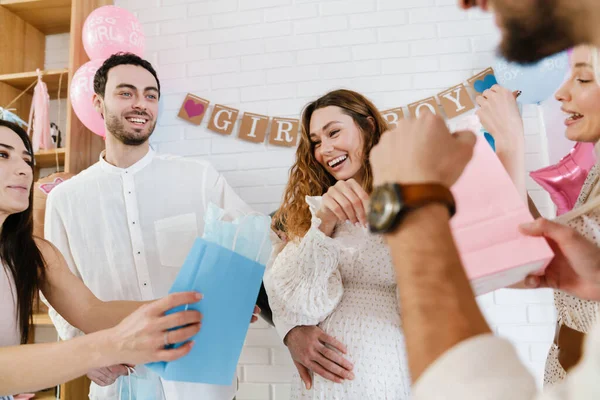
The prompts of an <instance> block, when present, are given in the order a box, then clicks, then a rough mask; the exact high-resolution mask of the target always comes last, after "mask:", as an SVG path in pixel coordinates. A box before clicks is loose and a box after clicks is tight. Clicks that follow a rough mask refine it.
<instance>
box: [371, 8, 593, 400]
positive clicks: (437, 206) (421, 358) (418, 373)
mask: <svg viewBox="0 0 600 400" xmlns="http://www.w3.org/2000/svg"><path fill="white" fill-rule="evenodd" d="M459 5H461V6H462V7H463V8H469V7H473V6H479V7H481V8H482V9H484V10H486V9H487V8H488V7H492V6H493V8H494V10H495V11H496V13H497V15H496V23H497V24H498V25H499V27H500V28H501V30H502V33H503V41H502V44H501V50H502V52H503V53H504V55H505V56H506V57H507V58H508V59H511V60H514V61H521V62H532V61H536V60H539V59H541V58H543V57H545V56H548V55H551V54H553V53H556V52H558V51H561V50H565V49H566V48H568V47H572V46H574V45H577V44H593V45H594V46H596V47H600V32H599V31H598V27H599V26H600V5H599V4H598V2H597V0H470V1H469V0H461V1H459ZM474 144H475V136H474V135H473V133H471V132H457V133H455V134H454V135H451V134H450V132H449V131H448V128H447V127H446V124H445V122H444V121H443V120H442V119H441V118H439V117H437V116H434V115H432V114H431V113H427V114H424V115H423V116H422V117H421V118H420V119H417V120H405V121H401V122H400V123H399V125H398V127H397V129H396V130H395V131H394V132H390V133H387V134H385V135H383V136H382V138H381V141H380V142H379V143H378V145H377V146H375V147H374V148H373V150H372V152H371V157H370V160H371V164H372V168H373V176H374V180H375V185H376V188H375V189H374V195H373V197H372V198H371V204H372V205H373V204H375V206H373V209H374V210H376V211H375V212H372V213H371V221H372V222H374V223H376V222H377V221H378V220H377V219H375V217H378V218H379V217H381V215H379V214H378V211H377V210H394V208H390V207H389V206H390V205H392V202H393V200H392V199H393V197H387V198H385V197H382V196H379V197H377V196H378V194H384V193H385V191H382V189H385V188H389V187H391V186H388V185H386V184H390V183H391V184H398V185H399V186H394V190H396V191H400V192H402V191H403V190H406V188H407V187H410V193H412V194H413V197H415V196H414V194H415V193H416V191H415V190H420V191H421V195H422V196H424V197H427V196H429V198H428V199H425V201H423V199H421V202H420V203H419V205H418V206H417V207H414V208H411V209H405V211H404V213H403V214H401V216H402V218H397V219H394V222H393V223H392V225H390V226H388V227H386V228H385V229H383V228H382V230H381V231H382V232H385V238H386V241H387V243H388V245H389V246H390V250H391V253H392V258H393V260H394V265H395V269H396V279H397V282H398V288H399V292H400V302H401V304H402V315H401V317H402V322H403V327H404V333H405V335H406V344H407V352H408V359H409V367H410V371H411V376H412V378H413V380H414V382H415V386H414V390H413V396H414V398H415V399H418V400H420V399H423V400H437V399H460V400H482V399H486V400H492V399H498V400H501V399H502V400H504V399H511V400H533V399H538V400H542V399H543V400H584V399H586V400H587V399H590V400H591V399H599V398H600V379H598V378H599V377H600V325H597V326H596V327H595V328H594V329H593V330H592V331H591V332H590V333H589V334H588V338H587V343H586V347H585V354H584V356H583V359H582V361H581V362H580V364H579V365H578V366H576V367H575V368H574V369H573V370H572V372H571V373H570V374H569V375H568V377H567V379H566V380H565V381H564V382H562V383H561V384H559V385H557V386H556V387H553V388H552V389H551V390H549V391H548V392H545V393H544V394H539V393H537V387H536V385H535V382H534V379H533V377H532V376H531V374H530V373H529V372H528V371H527V369H526V368H525V366H524V365H523V364H522V363H521V362H520V360H519V358H518V356H517V353H516V351H515V349H514V348H513V346H512V345H511V344H510V343H509V342H508V341H506V340H503V339H500V338H498V337H495V336H493V335H492V334H491V330H490V328H489V326H488V325H487V323H486V321H485V319H484V317H483V316H482V314H481V311H480V309H479V307H478V305H477V302H476V301H475V298H474V295H473V291H472V289H471V286H470V284H469V281H468V279H467V276H466V274H465V271H464V269H463V266H462V263H461V260H460V256H459V254H458V251H457V249H456V245H455V244H454V241H453V239H452V233H451V231H450V226H449V219H450V217H451V214H452V212H453V208H452V205H451V202H450V201H449V200H448V196H442V195H441V194H442V193H445V194H448V189H449V188H450V187H451V186H452V185H453V184H454V183H455V182H456V180H457V179H458V178H459V177H460V175H461V174H462V172H463V169H464V168H465V166H466V165H467V163H468V161H469V160H470V159H471V157H472V154H473V146H474ZM426 187H428V188H429V189H427V190H428V192H426V191H423V189H426ZM434 190H435V191H436V192H437V195H436V196H433V195H432V194H433V193H434ZM436 197H437V198H436ZM402 207H403V206H402V205H401V206H400V208H399V210H400V211H401V210H402ZM396 211H397V209H396ZM396 211H394V212H396ZM382 226H384V225H382ZM521 230H522V231H523V233H525V234H528V235H531V236H541V237H545V238H546V239H547V240H548V241H549V243H550V244H551V246H552V248H553V249H554V252H555V254H556V256H555V258H554V259H553V260H552V262H551V264H550V265H549V267H548V269H547V270H546V272H545V274H544V275H543V276H531V277H528V279H527V281H526V282H528V285H529V286H530V287H552V288H554V289H557V290H562V291H565V292H568V293H570V294H572V295H574V296H577V297H580V298H582V299H587V300H594V301H600V248H598V247H597V246H596V245H595V244H594V243H592V242H590V241H589V240H587V239H586V238H585V237H583V236H582V235H580V234H579V233H577V231H575V230H574V229H572V228H570V227H567V226H563V225H558V224H556V223H553V222H550V221H546V220H543V219H540V220H538V221H536V222H534V223H532V224H528V225H526V226H523V227H521Z"/></svg>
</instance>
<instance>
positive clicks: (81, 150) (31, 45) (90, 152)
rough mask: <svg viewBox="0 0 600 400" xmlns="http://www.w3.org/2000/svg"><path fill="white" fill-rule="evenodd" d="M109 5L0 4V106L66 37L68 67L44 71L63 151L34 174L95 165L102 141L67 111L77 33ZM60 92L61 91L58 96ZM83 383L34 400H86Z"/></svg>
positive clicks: (39, 161)
mask: <svg viewBox="0 0 600 400" xmlns="http://www.w3.org/2000/svg"><path fill="white" fill-rule="evenodd" d="M112 4H113V1H112V0H0V38H2V40H0V106H2V107H5V106H7V105H8V104H9V103H10V102H11V101H13V100H14V99H15V98H16V97H17V96H19V95H20V94H21V93H22V92H23V91H24V90H25V89H27V88H28V87H29V86H30V85H31V84H32V83H34V82H35V81H36V79H37V73H36V69H38V68H39V69H40V70H43V69H44V60H45V55H46V54H45V53H46V35H53V34H58V33H70V42H69V63H68V66H66V68H64V69H57V70H48V71H43V80H44V82H46V85H47V86H48V91H49V93H50V97H51V99H57V98H60V99H65V101H67V120H66V132H65V133H66V140H64V141H63V148H60V149H55V150H40V151H39V152H38V153H37V154H35V159H36V166H37V168H44V167H52V166H55V165H56V163H57V161H58V164H59V165H61V166H62V167H63V168H64V170H65V171H66V172H70V173H73V174H77V173H78V172H80V171H82V170H84V169H85V168H87V167H88V166H90V165H92V164H93V163H95V162H96V161H97V160H98V156H99V154H100V152H101V151H102V149H103V148H104V141H103V140H102V138H100V137H99V136H97V135H94V134H93V133H92V132H90V131H89V130H88V129H86V128H85V127H84V126H83V124H82V123H81V122H80V121H79V120H78V119H77V116H76V115H75V113H74V112H73V108H72V107H71V104H70V100H69V96H68V88H69V83H70V81H71V78H72V77H73V74H74V73H75V71H77V69H78V68H79V67H80V66H81V65H83V64H85V63H86V62H87V61H89V58H88V57H87V55H86V53H85V50H84V48H83V44H82V39H81V32H82V28H83V24H84V22H85V19H86V18H87V16H88V15H89V14H90V13H91V12H92V11H93V10H94V9H96V8H98V7H101V6H105V5H112ZM59 86H60V91H59ZM32 94H33V88H29V89H28V90H27V92H26V93H25V94H23V95H22V96H21V97H20V98H19V100H18V101H16V102H15V103H14V104H13V105H12V106H11V108H13V107H14V108H16V110H17V111H16V114H17V115H18V116H19V117H21V118H22V119H23V120H25V121H27V120H28V118H29V110H30V107H31V100H32ZM33 323H34V326H35V327H42V326H47V327H52V323H51V321H50V318H49V317H48V316H47V314H44V313H40V314H36V315H35V317H34V322H33ZM34 337H35V336H34V335H32V338H31V339H32V340H33V339H34ZM89 384H90V382H89V380H88V379H87V378H85V377H82V378H80V379H77V380H75V381H72V382H68V383H65V384H63V385H60V388H56V389H60V390H53V389H50V390H48V391H42V392H40V393H38V395H37V396H36V397H35V398H36V399H54V398H56V396H57V393H60V399H61V400H83V399H87V398H88V390H89Z"/></svg>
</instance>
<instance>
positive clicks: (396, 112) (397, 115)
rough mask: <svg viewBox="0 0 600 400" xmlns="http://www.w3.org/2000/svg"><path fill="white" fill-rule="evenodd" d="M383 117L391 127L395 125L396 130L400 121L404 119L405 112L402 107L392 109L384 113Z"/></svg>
mask: <svg viewBox="0 0 600 400" xmlns="http://www.w3.org/2000/svg"><path fill="white" fill-rule="evenodd" d="M381 115H383V118H385V120H386V121H387V122H388V124H389V125H393V126H394V128H396V127H397V126H398V121H400V120H402V119H404V110H402V107H398V108H392V109H390V110H385V111H382V112H381Z"/></svg>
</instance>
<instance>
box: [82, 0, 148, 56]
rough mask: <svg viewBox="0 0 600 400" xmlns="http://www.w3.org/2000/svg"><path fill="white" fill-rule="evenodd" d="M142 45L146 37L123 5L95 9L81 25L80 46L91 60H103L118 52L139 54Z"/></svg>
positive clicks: (135, 19)
mask: <svg viewBox="0 0 600 400" xmlns="http://www.w3.org/2000/svg"><path fill="white" fill-rule="evenodd" d="M145 46H146V37H145V36H144V31H143V29H142V25H141V24H140V22H139V21H138V20H137V18H136V17H135V16H134V15H133V14H132V13H130V12H129V11H127V10H125V9H123V8H120V7H116V6H104V7H100V8H97V9H95V10H94V11H92V13H91V14H90V15H89V16H88V17H87V19H86V20H85V23H84V24H83V47H84V48H85V51H86V53H87V54H88V56H89V57H90V59H92V60H94V59H101V60H105V59H107V58H108V57H110V56H111V55H113V54H115V53H119V52H125V53H133V54H136V55H138V56H140V57H143V56H144V48H145Z"/></svg>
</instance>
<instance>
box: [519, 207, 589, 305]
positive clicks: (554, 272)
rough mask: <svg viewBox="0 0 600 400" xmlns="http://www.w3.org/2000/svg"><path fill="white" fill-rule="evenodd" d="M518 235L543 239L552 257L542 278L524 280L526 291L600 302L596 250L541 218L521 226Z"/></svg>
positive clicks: (532, 277) (563, 227) (587, 242)
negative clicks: (555, 292) (546, 291)
mask: <svg viewBox="0 0 600 400" xmlns="http://www.w3.org/2000/svg"><path fill="white" fill-rule="evenodd" d="M521 231H522V232H523V233H524V234H526V235H529V236H538V237H544V238H546V239H547V240H548V243H549V244H550V246H551V247H552V250H554V254H555V257H554V259H553V260H552V261H551V263H550V265H549V266H548V268H547V269H546V270H545V272H544V274H543V275H541V276H538V275H530V276H528V277H527V279H526V280H525V285H526V287H528V288H530V289H535V288H543V287H547V288H552V289H556V290H562V291H564V292H567V293H569V294H571V295H573V296H576V297H579V298H581V299H586V300H594V301H600V247H598V246H597V245H596V244H594V243H592V242H590V241H589V240H587V239H586V238H585V237H584V236H582V235H580V234H579V233H578V232H577V231H576V230H574V229H573V228H570V227H568V226H565V225H560V224H557V223H555V222H551V221H548V220H546V219H543V218H540V219H538V220H536V221H535V222H532V223H530V224H526V225H523V226H521Z"/></svg>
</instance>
